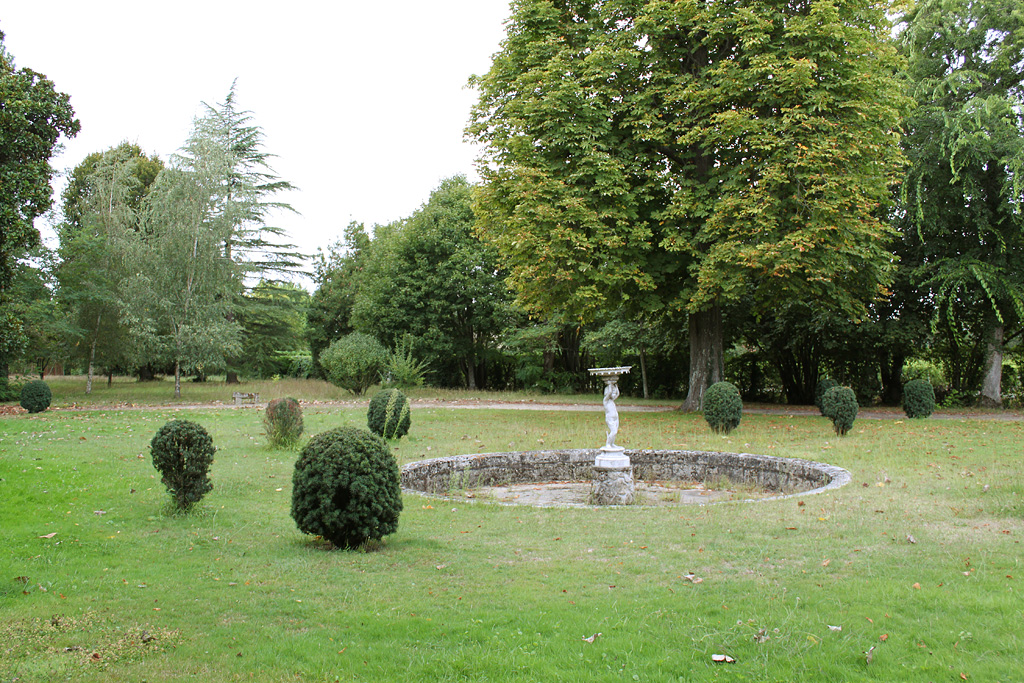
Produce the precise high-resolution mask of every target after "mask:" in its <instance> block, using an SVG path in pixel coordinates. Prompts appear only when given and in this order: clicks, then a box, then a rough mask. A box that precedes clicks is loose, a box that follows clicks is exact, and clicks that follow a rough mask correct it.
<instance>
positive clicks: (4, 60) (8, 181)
mask: <svg viewBox="0 0 1024 683" xmlns="http://www.w3.org/2000/svg"><path fill="white" fill-rule="evenodd" d="M3 38H4V34H3V32H0V377H3V378H5V379H6V377H7V372H8V363H9V358H10V357H11V355H12V354H13V353H14V352H15V351H17V350H18V349H19V347H20V346H22V345H23V342H24V337H23V333H22V331H21V330H22V327H23V321H21V320H20V319H18V317H17V316H16V315H14V313H13V311H12V307H11V306H10V296H11V285H12V283H13V278H14V272H15V266H16V260H17V259H18V258H19V257H20V256H22V255H23V254H24V253H25V251H26V250H27V249H29V248H30V247H32V246H35V245H37V244H38V243H39V231H38V230H36V228H35V225H34V223H33V222H34V221H35V219H36V218H37V217H38V216H40V215H42V214H43V213H44V212H45V211H46V210H47V209H49V208H50V204H51V202H52V194H53V192H52V190H51V188H50V179H51V177H52V176H53V169H52V168H51V166H50V157H51V156H52V155H53V153H54V151H55V150H56V148H57V141H58V139H59V138H60V136H61V135H64V136H66V137H73V136H74V135H76V134H77V133H78V131H79V128H80V125H79V122H78V120H77V119H75V113H74V110H73V109H72V108H71V101H70V98H69V97H68V96H67V95H65V94H63V93H60V92H57V90H56V89H55V88H54V85H53V82H51V81H50V80H48V79H47V78H46V77H45V76H43V75H42V74H40V73H37V72H35V71H33V70H32V69H28V68H21V69H18V68H16V67H15V64H14V59H13V58H12V57H11V55H10V54H8V53H7V51H6V49H5V48H4V45H3Z"/></svg>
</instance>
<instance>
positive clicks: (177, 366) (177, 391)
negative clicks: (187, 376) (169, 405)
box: [174, 360, 181, 398]
mask: <svg viewBox="0 0 1024 683" xmlns="http://www.w3.org/2000/svg"><path fill="white" fill-rule="evenodd" d="M174 398H181V361H177V360H176V361H174Z"/></svg>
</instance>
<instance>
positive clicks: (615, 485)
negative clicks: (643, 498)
mask: <svg viewBox="0 0 1024 683" xmlns="http://www.w3.org/2000/svg"><path fill="white" fill-rule="evenodd" d="M635 500H636V486H635V484H634V483H633V468H632V467H594V480H593V483H592V484H591V488H590V503H591V505H632V504H633V502H634V501H635Z"/></svg>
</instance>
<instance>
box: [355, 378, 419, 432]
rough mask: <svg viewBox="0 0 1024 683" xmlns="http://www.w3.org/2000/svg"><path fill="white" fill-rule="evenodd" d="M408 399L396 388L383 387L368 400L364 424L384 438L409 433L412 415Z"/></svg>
mask: <svg viewBox="0 0 1024 683" xmlns="http://www.w3.org/2000/svg"><path fill="white" fill-rule="evenodd" d="M410 412H411V411H410V409H409V399H408V398H406V396H405V394H403V393H402V392H401V391H399V390H398V389H385V390H384V391H381V392H378V393H377V394H376V395H375V396H374V397H373V398H372V399H371V400H370V409H369V411H368V412H367V414H366V424H367V426H368V427H369V428H370V431H371V432H373V433H374V434H376V435H377V436H382V437H384V438H385V439H401V438H402V437H403V436H405V435H406V434H408V433H409V425H410V424H411V422H412V416H411V414H410Z"/></svg>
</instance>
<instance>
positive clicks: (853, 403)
mask: <svg viewBox="0 0 1024 683" xmlns="http://www.w3.org/2000/svg"><path fill="white" fill-rule="evenodd" d="M821 412H823V413H824V414H825V417H827V418H828V419H830V420H832V426H833V427H834V428H835V430H836V434H838V435H839V436H846V433H847V432H848V431H850V428H852V427H853V421H854V420H856V419H857V396H856V394H854V393H853V389H851V388H850V387H832V388H831V389H829V390H828V391H826V392H825V395H824V396H822V398H821Z"/></svg>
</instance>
